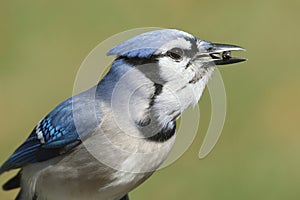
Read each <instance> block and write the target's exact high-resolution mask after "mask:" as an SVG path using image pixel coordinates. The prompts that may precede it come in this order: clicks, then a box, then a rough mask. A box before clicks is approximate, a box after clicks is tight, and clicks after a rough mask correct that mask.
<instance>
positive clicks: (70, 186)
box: [0, 29, 246, 200]
mask: <svg viewBox="0 0 300 200" xmlns="http://www.w3.org/2000/svg"><path fill="white" fill-rule="evenodd" d="M243 50H244V49H243V48H242V47H240V46H236V45H229V44H220V43H212V42H209V41H206V40H201V39H200V38H198V37H195V36H193V35H191V34H189V33H187V32H184V31H181V30H177V29H159V30H153V31H149V32H145V33H142V34H140V35H137V36H135V37H132V38H131V39H128V40H126V41H124V42H123V43H120V44H118V45H116V46H115V47H113V48H112V49H110V50H109V51H108V53H107V56H114V57H115V58H114V60H113V62H112V64H111V66H110V69H109V71H108V72H107V74H106V75H105V76H104V77H103V78H102V79H101V80H100V81H99V82H98V83H97V84H95V85H94V86H93V87H91V88H89V89H87V90H86V91H83V92H81V93H79V94H76V95H74V96H72V97H70V98H68V99H66V100H65V101H63V102H62V103H60V104H59V105H58V106H57V107H55V108H54V109H53V110H52V111H51V112H49V114H47V115H46V116H45V117H44V118H43V119H41V120H40V121H39V122H38V123H37V125H36V126H35V127H34V128H33V130H32V132H31V133H30V135H29V136H28V138H27V139H26V140H25V141H24V142H23V143H22V144H21V145H20V146H19V147H18V148H17V149H16V150H15V151H14V153H13V154H12V155H11V156H10V157H9V158H8V159H7V160H6V161H5V162H4V163H3V164H2V166H1V167H0V174H3V173H4V172H7V171H9V170H14V169H17V170H18V172H17V173H16V175H15V176H14V177H13V178H11V179H10V180H8V181H7V182H6V183H5V184H4V185H3V189H4V190H11V189H17V188H19V193H18V195H17V197H16V200H54V199H55V200H65V199H72V200H82V199H91V200H94V199H95V200H96V199H97V200H104V199H105V200H128V199H129V195H128V193H129V192H130V191H132V190H133V189H135V188H136V187H138V186H139V185H140V184H141V183H143V182H144V181H145V180H146V179H148V178H149V177H150V176H151V175H152V174H153V173H154V172H155V170H156V169H158V168H159V166H160V165H161V164H162V163H163V162H164V161H165V160H166V158H167V157H168V154H169V153H170V151H171V149H172V146H173V144H174V142H175V139H176V120H177V119H178V118H179V117H180V116H181V114H182V113H183V112H184V111H185V110H186V109H187V108H188V107H190V106H193V105H196V104H197V103H198V101H199V99H200V97H201V96H202V93H203V91H204V89H205V86H206V85H207V83H208V81H209V79H210V78H211V76H212V74H213V72H214V70H215V69H216V66H218V65H226V64H233V63H238V62H242V61H245V60H246V59H244V58H235V57H232V55H231V52H232V51H243Z"/></svg>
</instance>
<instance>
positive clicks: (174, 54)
mask: <svg viewBox="0 0 300 200" xmlns="http://www.w3.org/2000/svg"><path fill="white" fill-rule="evenodd" d="M183 54H184V52H183V50H182V49H180V48H173V49H171V50H169V51H167V56H169V57H170V58H172V59H173V60H176V61H179V60H181V59H182V58H183Z"/></svg>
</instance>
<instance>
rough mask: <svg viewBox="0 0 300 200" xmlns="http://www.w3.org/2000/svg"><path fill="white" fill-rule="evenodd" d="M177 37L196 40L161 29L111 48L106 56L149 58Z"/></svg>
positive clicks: (182, 33)
mask: <svg viewBox="0 0 300 200" xmlns="http://www.w3.org/2000/svg"><path fill="white" fill-rule="evenodd" d="M179 37H186V38H189V39H192V40H196V38H195V37H194V36H192V35H190V34H188V33H186V32H183V31H179V30H176V29H162V30H155V31H151V32H147V33H143V34H141V35H138V36H136V37H133V38H131V39H129V40H127V41H125V42H123V43H121V44H119V45H117V46H115V47H114V48H112V49H111V50H110V51H109V52H108V53H107V55H117V56H125V57H128V58H134V57H137V58H150V57H151V56H152V55H154V54H155V53H156V52H157V50H158V49H159V48H161V47H162V46H163V45H164V44H166V41H171V40H174V39H176V38H179Z"/></svg>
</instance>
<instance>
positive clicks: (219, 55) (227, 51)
mask: <svg viewBox="0 0 300 200" xmlns="http://www.w3.org/2000/svg"><path fill="white" fill-rule="evenodd" d="M209 46H210V47H209V48H207V49H206V50H207V53H208V54H209V55H210V57H211V58H212V61H213V62H214V63H215V64H216V65H227V64H233V63H238V62H243V61H246V60H247V59H245V58H235V57H232V56H231V51H245V49H243V48H242V47H239V46H235V45H230V44H217V43H210V45H209Z"/></svg>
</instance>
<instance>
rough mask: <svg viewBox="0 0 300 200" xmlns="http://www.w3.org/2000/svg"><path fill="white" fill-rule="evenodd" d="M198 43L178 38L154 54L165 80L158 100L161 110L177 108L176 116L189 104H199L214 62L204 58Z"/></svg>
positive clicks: (160, 73) (161, 75)
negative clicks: (211, 63) (200, 55)
mask: <svg viewBox="0 0 300 200" xmlns="http://www.w3.org/2000/svg"><path fill="white" fill-rule="evenodd" d="M198 46H199V43H198V41H196V40H194V41H192V40H189V39H185V38H178V39H176V40H173V41H171V42H169V43H167V44H166V45H164V46H163V47H161V48H160V49H159V50H158V51H157V52H156V53H155V54H156V55H160V56H159V57H158V58H157V60H158V63H157V64H158V68H159V69H158V70H159V75H160V77H161V78H162V80H164V81H165V83H164V84H163V92H162V94H161V95H159V96H158V97H157V99H156V101H157V102H159V103H158V104H157V106H159V107H158V108H157V109H158V110H164V109H165V110H166V112H167V110H176V111H175V112H174V115H180V114H182V112H183V111H184V110H185V109H186V108H187V107H188V106H190V105H195V104H197V103H198V101H199V99H200V97H201V95H202V92H203V90H204V89H205V86H206V84H207V82H208V80H209V78H210V76H211V74H212V72H213V70H214V65H207V64H204V63H205V62H203V61H204V60H201V59H203V58H200V57H199V54H200V53H201V52H200V51H203V50H201V49H200V48H199V47H198ZM199 49H200V50H199ZM205 59H206V58H205ZM174 115H172V116H170V118H171V117H174Z"/></svg>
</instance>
